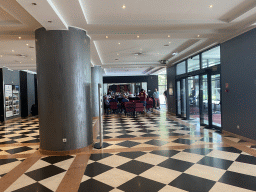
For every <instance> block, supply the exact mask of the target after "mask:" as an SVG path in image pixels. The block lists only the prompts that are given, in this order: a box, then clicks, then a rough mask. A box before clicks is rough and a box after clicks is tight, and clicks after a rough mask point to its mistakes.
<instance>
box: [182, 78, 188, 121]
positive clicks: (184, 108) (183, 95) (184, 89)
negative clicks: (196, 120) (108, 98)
mask: <svg viewBox="0 0 256 192" xmlns="http://www.w3.org/2000/svg"><path fill="white" fill-rule="evenodd" d="M186 99H187V95H186V79H182V80H181V117H183V118H186V116H187V115H186V114H187V110H186V106H187V102H186Z"/></svg>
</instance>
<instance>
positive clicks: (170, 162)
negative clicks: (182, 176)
mask: <svg viewBox="0 0 256 192" xmlns="http://www.w3.org/2000/svg"><path fill="white" fill-rule="evenodd" d="M193 165H194V163H190V162H186V161H181V160H177V159H172V158H170V159H167V160H165V161H164V162H162V163H160V164H158V166H160V167H165V168H167V169H172V170H175V171H180V172H184V171H186V170H187V169H188V168H190V167H191V166H193Z"/></svg>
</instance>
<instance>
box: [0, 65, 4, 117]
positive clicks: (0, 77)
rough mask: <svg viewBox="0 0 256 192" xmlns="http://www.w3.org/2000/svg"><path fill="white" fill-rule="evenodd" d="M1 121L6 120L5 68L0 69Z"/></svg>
mask: <svg viewBox="0 0 256 192" xmlns="http://www.w3.org/2000/svg"><path fill="white" fill-rule="evenodd" d="M0 121H1V122H4V87H3V69H0Z"/></svg>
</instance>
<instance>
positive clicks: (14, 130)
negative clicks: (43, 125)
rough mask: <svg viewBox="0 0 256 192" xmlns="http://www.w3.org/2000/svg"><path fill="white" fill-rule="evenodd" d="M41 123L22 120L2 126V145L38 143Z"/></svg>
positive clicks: (0, 143)
mask: <svg viewBox="0 0 256 192" xmlns="http://www.w3.org/2000/svg"><path fill="white" fill-rule="evenodd" d="M38 142H39V121H38V119H37V118H35V119H25V120H24V119H22V120H18V121H16V122H12V123H8V124H5V125H2V126H0V145H3V144H13V143H38Z"/></svg>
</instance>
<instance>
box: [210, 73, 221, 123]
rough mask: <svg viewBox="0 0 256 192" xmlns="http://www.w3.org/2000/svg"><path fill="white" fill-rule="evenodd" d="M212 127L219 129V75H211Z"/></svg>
mask: <svg viewBox="0 0 256 192" xmlns="http://www.w3.org/2000/svg"><path fill="white" fill-rule="evenodd" d="M211 92H212V94H211V98H212V125H214V126H217V127H221V106H220V105H221V104H220V74H217V75H211Z"/></svg>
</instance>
